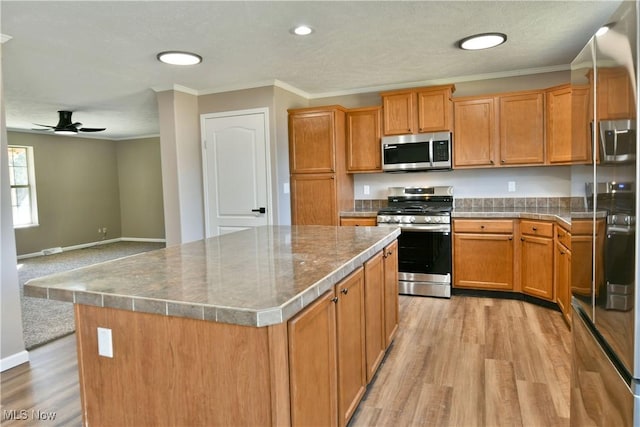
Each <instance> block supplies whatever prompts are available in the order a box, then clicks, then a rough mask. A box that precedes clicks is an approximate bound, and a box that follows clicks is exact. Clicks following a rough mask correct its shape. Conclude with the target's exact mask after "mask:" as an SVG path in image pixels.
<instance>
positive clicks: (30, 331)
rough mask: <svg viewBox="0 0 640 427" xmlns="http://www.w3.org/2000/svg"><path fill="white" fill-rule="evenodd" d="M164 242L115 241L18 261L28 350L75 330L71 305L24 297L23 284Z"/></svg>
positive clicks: (158, 245) (150, 247)
mask: <svg viewBox="0 0 640 427" xmlns="http://www.w3.org/2000/svg"><path fill="white" fill-rule="evenodd" d="M164 246H165V244H164V243H149V242H117V243H109V244H105V245H97V246H92V247H90V248H85V249H76V250H73V251H67V252H62V253H59V254H54V255H47V256H40V257H35V258H27V259H23V260H18V281H19V283H20V299H21V301H22V328H23V333H24V341H25V346H26V348H27V350H30V349H33V348H35V347H38V346H40V345H43V344H46V343H48V342H50V341H53V340H55V339H57V338H60V337H62V336H65V335H68V334H70V333H72V332H73V331H74V330H75V325H74V320H73V304H71V303H68V302H60V301H52V300H45V299H41V298H31V297H25V296H24V292H23V285H24V284H25V283H26V282H27V281H28V280H30V279H33V278H36V277H42V276H46V275H49V274H53V273H57V272H60V271H67V270H72V269H75V268H79V267H84V266H87V265H91V264H97V263H99V262H103V261H108V260H112V259H116V258H122V257H125V256H128V255H133V254H137V253H140V252H146V251H151V250H154V249H160V248H164Z"/></svg>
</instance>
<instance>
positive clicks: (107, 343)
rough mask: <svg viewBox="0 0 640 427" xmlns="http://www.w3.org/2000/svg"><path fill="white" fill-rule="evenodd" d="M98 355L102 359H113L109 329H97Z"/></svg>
mask: <svg viewBox="0 0 640 427" xmlns="http://www.w3.org/2000/svg"><path fill="white" fill-rule="evenodd" d="M98 355H100V356H103V357H113V341H112V340H111V329H107V328H98Z"/></svg>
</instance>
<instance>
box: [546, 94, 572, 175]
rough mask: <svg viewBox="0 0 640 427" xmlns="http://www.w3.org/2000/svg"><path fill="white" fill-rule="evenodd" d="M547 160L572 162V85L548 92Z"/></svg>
mask: <svg viewBox="0 0 640 427" xmlns="http://www.w3.org/2000/svg"><path fill="white" fill-rule="evenodd" d="M546 95H547V106H546V110H547V161H548V162H549V163H570V162H571V160H572V159H573V153H572V138H571V131H572V130H571V122H572V121H571V86H569V85H565V86H564V87H562V88H558V89H555V90H552V91H549V92H547V94H546Z"/></svg>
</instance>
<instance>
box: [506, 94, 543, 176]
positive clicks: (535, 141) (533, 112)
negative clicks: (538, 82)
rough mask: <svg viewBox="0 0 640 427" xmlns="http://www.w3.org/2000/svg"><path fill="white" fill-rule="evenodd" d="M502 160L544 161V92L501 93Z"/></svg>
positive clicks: (519, 163)
mask: <svg viewBox="0 0 640 427" xmlns="http://www.w3.org/2000/svg"><path fill="white" fill-rule="evenodd" d="M498 99H499V103H500V107H499V116H498V123H499V129H500V138H499V139H500V164H501V165H525V164H526V165H533V164H542V163H544V96H543V93H542V92H531V93H523V94H514V95H506V96H504V95H503V96H500V97H499V98H498Z"/></svg>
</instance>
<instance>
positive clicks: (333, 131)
mask: <svg viewBox="0 0 640 427" xmlns="http://www.w3.org/2000/svg"><path fill="white" fill-rule="evenodd" d="M344 116H345V110H344V109H343V108H342V107H339V106H329V107H318V108H304V109H298V110H289V167H290V169H289V172H290V173H292V174H295V173H331V172H336V170H337V166H338V164H337V163H338V162H339V161H344V158H343V157H342V156H343V154H342V152H341V151H339V150H338V149H337V148H338V147H337V146H338V145H339V144H340V142H341V141H342V143H343V144H344V120H345V118H344Z"/></svg>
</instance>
